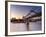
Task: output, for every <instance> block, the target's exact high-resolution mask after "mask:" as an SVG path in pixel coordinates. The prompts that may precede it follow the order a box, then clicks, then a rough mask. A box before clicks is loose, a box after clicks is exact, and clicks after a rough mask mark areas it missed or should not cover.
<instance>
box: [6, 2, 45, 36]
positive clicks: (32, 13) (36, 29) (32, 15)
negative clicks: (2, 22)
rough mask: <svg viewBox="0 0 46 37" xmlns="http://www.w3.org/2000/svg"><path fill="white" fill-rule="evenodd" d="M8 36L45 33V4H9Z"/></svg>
mask: <svg viewBox="0 0 46 37" xmlns="http://www.w3.org/2000/svg"><path fill="white" fill-rule="evenodd" d="M7 13H8V14H7V15H8V18H7V20H8V22H7V32H8V33H7V35H20V34H37V33H44V4H40V3H28V2H7Z"/></svg>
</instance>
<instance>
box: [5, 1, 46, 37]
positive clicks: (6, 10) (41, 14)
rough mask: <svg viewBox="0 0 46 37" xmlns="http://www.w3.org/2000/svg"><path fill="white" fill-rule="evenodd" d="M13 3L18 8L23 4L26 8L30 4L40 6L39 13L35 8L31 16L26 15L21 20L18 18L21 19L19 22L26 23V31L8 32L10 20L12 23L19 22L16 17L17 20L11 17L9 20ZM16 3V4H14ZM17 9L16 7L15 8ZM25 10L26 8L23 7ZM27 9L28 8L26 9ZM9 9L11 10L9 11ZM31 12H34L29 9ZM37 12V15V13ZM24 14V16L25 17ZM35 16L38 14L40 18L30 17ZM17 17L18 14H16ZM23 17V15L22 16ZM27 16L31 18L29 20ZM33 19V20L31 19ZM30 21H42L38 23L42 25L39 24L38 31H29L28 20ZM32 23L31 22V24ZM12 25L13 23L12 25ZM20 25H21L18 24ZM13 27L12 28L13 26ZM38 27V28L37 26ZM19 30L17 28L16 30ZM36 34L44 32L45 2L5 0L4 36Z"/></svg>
mask: <svg viewBox="0 0 46 37" xmlns="http://www.w3.org/2000/svg"><path fill="white" fill-rule="evenodd" d="M14 5H15V7H17V6H19V7H20V8H21V7H22V6H23V7H24V6H25V7H26V8H29V7H31V6H36V7H37V6H38V7H39V6H41V7H40V8H41V9H40V10H41V12H40V14H39V13H37V10H36V12H35V13H33V14H35V15H33V14H32V15H33V16H31V17H28V18H26V19H27V20H26V19H25V20H24V21H23V20H21V19H20V18H19V20H21V21H20V22H21V23H26V24H27V30H26V31H24V32H23V31H22V32H14V31H11V32H10V21H11V22H12V23H20V22H19V21H18V19H16V20H17V21H14V20H13V19H14V18H13V19H12V20H9V19H10V17H11V14H10V13H11V12H12V10H10V9H11V8H12V9H13V8H14ZM16 5H17V6H16ZM16 9H17V8H16ZM25 10H26V9H25ZM28 10H29V9H28ZM10 11H11V12H10ZM31 12H34V11H33V10H32V11H31ZM37 14H38V15H37ZM28 15H30V13H29V14H28ZM28 15H26V16H28ZM26 16H25V17H26ZM37 16H40V19H37V20H36V19H34V18H32V17H35V18H36V17H37ZM17 17H18V16H17ZM23 18H24V17H23ZM29 18H31V19H32V20H29ZM33 19H34V20H33ZM28 20H29V21H30V22H33V23H34V22H35V23H36V21H40V22H42V23H40V22H39V23H40V25H41V26H42V27H41V26H40V27H41V30H40V31H39V30H38V31H37V29H36V31H31V30H30V29H29V25H28V24H29V21H28ZM32 25H33V24H32ZM12 26H13V25H12ZM20 26H21V25H20ZM13 29H14V28H13ZM39 29H40V28H39ZM18 31H19V30H18ZM37 34H45V3H40V2H24V1H5V36H22V35H37Z"/></svg>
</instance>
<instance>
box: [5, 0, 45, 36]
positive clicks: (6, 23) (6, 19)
mask: <svg viewBox="0 0 46 37" xmlns="http://www.w3.org/2000/svg"><path fill="white" fill-rule="evenodd" d="M8 2H21V3H35V4H44V33H35V34H19V35H8V7H7V6H8ZM41 34H45V3H42V2H27V1H5V36H24V35H41Z"/></svg>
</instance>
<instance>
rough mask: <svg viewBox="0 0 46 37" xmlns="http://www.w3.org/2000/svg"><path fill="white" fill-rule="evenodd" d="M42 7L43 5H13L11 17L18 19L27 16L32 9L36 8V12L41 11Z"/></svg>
mask: <svg viewBox="0 0 46 37" xmlns="http://www.w3.org/2000/svg"><path fill="white" fill-rule="evenodd" d="M41 9H42V7H41V6H24V5H11V6H10V13H11V15H10V17H11V18H16V19H22V17H23V16H26V15H27V14H28V13H29V12H30V10H35V12H40V11H41Z"/></svg>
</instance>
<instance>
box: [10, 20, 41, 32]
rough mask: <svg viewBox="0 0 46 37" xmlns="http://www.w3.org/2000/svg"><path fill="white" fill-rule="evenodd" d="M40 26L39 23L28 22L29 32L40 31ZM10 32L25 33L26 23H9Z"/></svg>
mask: <svg viewBox="0 0 46 37" xmlns="http://www.w3.org/2000/svg"><path fill="white" fill-rule="evenodd" d="M41 28H42V24H41V21H38V22H29V31H38V30H41ZM10 31H11V32H19V31H27V25H26V23H10Z"/></svg>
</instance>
